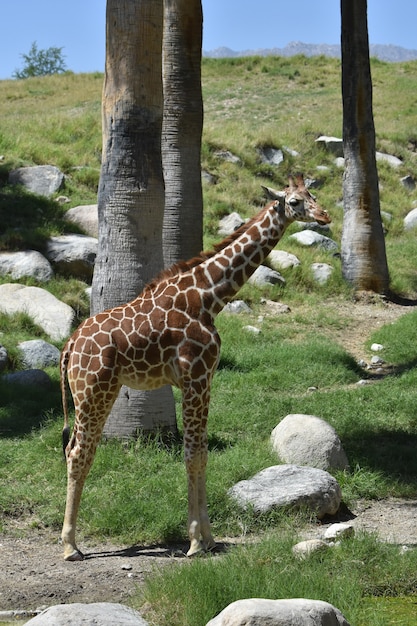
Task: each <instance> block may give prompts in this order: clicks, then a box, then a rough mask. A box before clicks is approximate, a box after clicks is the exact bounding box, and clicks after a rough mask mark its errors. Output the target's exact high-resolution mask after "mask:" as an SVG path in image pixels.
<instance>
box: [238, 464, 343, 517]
mask: <svg viewBox="0 0 417 626" xmlns="http://www.w3.org/2000/svg"><path fill="white" fill-rule="evenodd" d="M228 493H229V495H230V496H231V497H232V498H233V499H235V500H236V501H237V502H238V503H239V504H240V505H241V506H242V507H243V508H245V507H246V506H248V505H251V506H253V508H254V510H255V512H258V513H265V512H267V511H269V510H271V509H273V508H276V507H283V506H291V507H294V508H302V507H308V508H309V509H311V510H312V511H314V513H315V514H316V515H317V517H318V518H319V519H321V518H323V517H324V516H325V515H335V514H336V513H337V511H338V509H339V506H340V502H341V499H342V493H341V490H340V486H339V483H338V482H337V480H336V479H335V478H333V476H331V475H330V474H328V473H327V472H325V471H323V470H321V469H316V468H313V467H301V466H297V465H273V466H272V467H267V468H266V469H264V470H262V471H260V472H258V474H256V475H255V476H253V477H252V478H250V479H249V480H241V481H240V482H238V483H236V485H234V486H233V487H232V488H231V489H229V492H228Z"/></svg>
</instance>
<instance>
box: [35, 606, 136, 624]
mask: <svg viewBox="0 0 417 626" xmlns="http://www.w3.org/2000/svg"><path fill="white" fill-rule="evenodd" d="M26 624H27V625H29V624H30V626H81V624H82V625H84V626H90V625H91V626H93V625H94V626H115V625H117V626H147V624H148V623H147V622H145V620H144V619H143V618H142V617H141V615H140V613H138V612H137V611H134V610H133V609H131V608H129V607H127V606H124V605H123V604H115V603H112V602H93V603H91V604H81V603H74V604H57V605H55V606H50V607H49V608H48V609H46V610H45V611H42V613H39V615H37V616H36V617H34V618H33V619H30V620H29V621H28V622H26Z"/></svg>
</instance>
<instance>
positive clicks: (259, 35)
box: [0, 0, 417, 79]
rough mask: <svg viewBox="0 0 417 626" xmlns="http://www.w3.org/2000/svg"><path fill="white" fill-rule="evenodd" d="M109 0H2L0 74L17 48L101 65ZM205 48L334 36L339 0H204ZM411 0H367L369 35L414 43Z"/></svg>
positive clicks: (415, 11)
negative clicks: (34, 47)
mask: <svg viewBox="0 0 417 626" xmlns="http://www.w3.org/2000/svg"><path fill="white" fill-rule="evenodd" d="M105 7H106V0H71V2H61V1H60V0H58V1H57V0H12V2H8V1H7V0H4V1H3V2H2V3H1V20H0V79H2V78H10V77H11V75H12V72H13V71H14V70H15V69H17V68H21V67H22V62H23V61H22V58H21V56H20V55H21V54H22V53H27V52H28V51H29V48H30V46H31V43H32V42H33V41H36V42H37V44H38V48H41V49H45V48H49V47H51V46H56V47H62V48H63V51H62V52H63V54H64V56H65V62H66V64H67V67H68V69H70V70H72V71H74V72H93V71H96V70H98V71H103V70H104V46H105ZM203 12H204V35H203V48H204V50H214V49H215V48H218V47H221V46H227V47H228V48H232V50H246V49H256V48H274V47H279V48H281V47H283V46H285V45H286V44H287V43H289V42H290V41H302V42H304V43H339V41H340V1H339V0H319V1H318V2H312V1H311V0H291V1H288V0H203ZM416 24H417V2H416V0H395V2H393V0H368V28H369V40H370V43H380V44H394V45H399V46H402V47H404V48H409V49H413V50H417V28H416Z"/></svg>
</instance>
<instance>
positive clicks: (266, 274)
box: [248, 265, 285, 287]
mask: <svg viewBox="0 0 417 626" xmlns="http://www.w3.org/2000/svg"><path fill="white" fill-rule="evenodd" d="M248 283H249V284H250V285H256V286H257V287H265V286H266V285H285V278H284V277H283V276H281V274H280V273H279V272H277V271H276V270H271V269H270V268H269V267H266V265H260V266H259V267H257V268H256V270H255V271H254V273H253V274H252V276H251V277H250V278H249V280H248Z"/></svg>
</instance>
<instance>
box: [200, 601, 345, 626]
mask: <svg viewBox="0 0 417 626" xmlns="http://www.w3.org/2000/svg"><path fill="white" fill-rule="evenodd" d="M206 626H349V623H348V622H347V621H346V619H345V617H344V616H343V614H342V613H341V612H340V611H339V609H337V608H336V607H334V606H332V605H331V604H329V603H328V602H323V601H322V600H308V599H305V598H293V599H289V600H267V599H264V598H248V599H245V600H237V601H236V602H232V604H229V606H227V607H226V608H225V609H223V611H222V612H221V613H219V614H218V615H217V616H216V617H214V618H213V619H211V620H210V621H209V622H207V624H206Z"/></svg>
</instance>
